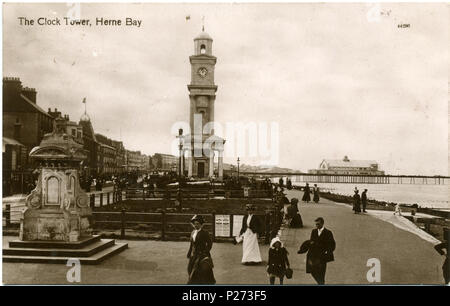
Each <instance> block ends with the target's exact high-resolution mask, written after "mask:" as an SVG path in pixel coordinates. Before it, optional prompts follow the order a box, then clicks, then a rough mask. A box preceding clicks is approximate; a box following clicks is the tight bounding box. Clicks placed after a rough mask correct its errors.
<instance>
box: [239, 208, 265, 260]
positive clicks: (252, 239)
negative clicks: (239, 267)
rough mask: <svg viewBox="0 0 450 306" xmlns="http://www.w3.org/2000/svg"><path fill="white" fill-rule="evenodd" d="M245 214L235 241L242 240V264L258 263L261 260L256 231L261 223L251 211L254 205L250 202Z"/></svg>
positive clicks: (258, 230)
mask: <svg viewBox="0 0 450 306" xmlns="http://www.w3.org/2000/svg"><path fill="white" fill-rule="evenodd" d="M246 210H247V215H246V216H244V219H243V220H242V227H241V231H240V234H239V237H238V238H237V239H236V241H237V242H240V241H243V242H242V263H243V264H244V265H250V264H259V263H261V262H262V259H261V253H260V251H259V245H258V233H259V232H260V229H261V223H260V221H259V219H258V217H257V216H255V215H254V214H253V213H254V211H255V207H254V206H253V205H251V204H248V205H247V206H246Z"/></svg>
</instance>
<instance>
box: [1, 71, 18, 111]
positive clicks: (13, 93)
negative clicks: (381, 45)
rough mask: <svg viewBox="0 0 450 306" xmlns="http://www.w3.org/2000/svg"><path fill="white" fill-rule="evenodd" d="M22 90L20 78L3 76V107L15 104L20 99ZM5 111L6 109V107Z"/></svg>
mask: <svg viewBox="0 0 450 306" xmlns="http://www.w3.org/2000/svg"><path fill="white" fill-rule="evenodd" d="M21 91H22V82H21V81H20V79H19V78H13V77H4V78H3V107H4V108H5V106H8V105H14V104H15V103H16V101H17V100H18V99H20V93H21ZM4 111H5V109H4Z"/></svg>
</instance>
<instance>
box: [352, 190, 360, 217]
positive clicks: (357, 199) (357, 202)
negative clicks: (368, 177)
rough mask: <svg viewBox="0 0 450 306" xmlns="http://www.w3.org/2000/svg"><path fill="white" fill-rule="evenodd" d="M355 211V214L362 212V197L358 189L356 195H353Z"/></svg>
mask: <svg viewBox="0 0 450 306" xmlns="http://www.w3.org/2000/svg"><path fill="white" fill-rule="evenodd" d="M353 210H354V212H355V214H359V213H360V212H361V197H360V196H359V191H358V189H355V194H354V195H353Z"/></svg>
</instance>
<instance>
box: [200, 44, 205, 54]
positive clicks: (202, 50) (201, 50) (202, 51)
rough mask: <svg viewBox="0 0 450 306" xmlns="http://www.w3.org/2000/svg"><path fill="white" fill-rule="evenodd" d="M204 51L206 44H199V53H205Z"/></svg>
mask: <svg viewBox="0 0 450 306" xmlns="http://www.w3.org/2000/svg"><path fill="white" fill-rule="evenodd" d="M205 53H206V46H205V45H201V46H200V54H205Z"/></svg>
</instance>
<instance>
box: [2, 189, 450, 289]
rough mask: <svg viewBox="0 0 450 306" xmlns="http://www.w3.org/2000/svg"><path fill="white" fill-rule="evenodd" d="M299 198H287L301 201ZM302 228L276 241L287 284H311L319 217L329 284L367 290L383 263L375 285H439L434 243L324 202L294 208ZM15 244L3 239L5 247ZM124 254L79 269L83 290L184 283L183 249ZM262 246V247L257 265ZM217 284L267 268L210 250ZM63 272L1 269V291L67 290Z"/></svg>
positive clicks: (225, 250)
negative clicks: (309, 244)
mask: <svg viewBox="0 0 450 306" xmlns="http://www.w3.org/2000/svg"><path fill="white" fill-rule="evenodd" d="M301 195H302V193H301V192H299V191H289V192H288V197H289V198H292V197H297V198H299V199H301ZM300 211H301V214H302V218H303V223H304V228H301V229H283V230H282V233H281V236H282V240H283V241H284V242H285V245H286V247H287V249H288V251H289V252H290V256H289V259H290V261H291V267H292V268H293V270H294V276H293V278H292V279H290V280H286V282H285V283H286V284H314V280H313V278H312V277H311V276H310V275H309V274H306V273H305V258H306V256H305V255H298V254H297V250H298V247H299V245H300V244H301V242H303V241H304V240H307V239H309V235H310V232H311V230H312V228H313V224H314V219H315V218H316V217H318V216H321V217H323V218H324V219H325V227H327V228H329V229H331V230H332V231H333V234H334V237H335V240H336V244H337V248H336V251H335V259H336V260H335V261H334V262H332V263H330V264H328V267H327V274H326V281H327V283H328V284H370V283H369V282H368V280H367V278H366V274H367V271H368V270H369V267H367V266H366V264H367V260H368V259H370V258H377V259H379V260H380V263H381V283H380V284H442V283H443V280H442V270H441V266H442V262H443V260H444V258H443V257H442V256H440V255H439V254H438V253H437V252H436V251H435V250H434V249H433V243H431V242H429V241H426V240H424V239H422V238H421V237H419V236H418V235H416V234H413V233H411V232H408V231H405V230H402V229H400V228H398V227H396V226H394V225H393V224H391V223H388V222H385V221H383V220H380V219H378V218H375V217H373V216H371V215H363V214H361V215H354V214H353V212H352V211H351V208H350V207H349V206H346V205H341V204H336V203H333V202H331V201H328V200H324V199H323V200H321V202H320V204H317V205H316V204H311V203H310V204H303V203H301V204H300ZM15 238H16V237H12V236H5V237H3V246H4V247H5V246H6V245H7V242H8V241H9V240H11V239H15ZM127 242H128V244H129V249H128V250H126V251H124V252H122V253H120V254H118V255H116V256H114V257H112V258H110V259H107V260H106V261H105V262H103V263H102V264H100V265H98V266H82V267H81V284H185V283H186V281H187V272H186V265H187V259H186V253H187V250H188V247H189V244H188V242H163V241H151V240H148V241H127ZM267 252H268V246H267V245H261V254H262V257H263V260H267ZM212 256H213V260H214V265H215V268H214V273H215V276H216V280H217V284H268V278H267V276H266V273H265V263H263V264H262V265H260V266H243V265H241V264H240V260H241V256H242V246H241V245H236V246H234V245H232V244H231V243H215V244H214V245H213V249H212ZM68 270H69V267H66V266H65V265H57V264H34V263H4V264H3V282H4V283H6V284H70V283H68V282H67V280H66V273H67V271H68Z"/></svg>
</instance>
